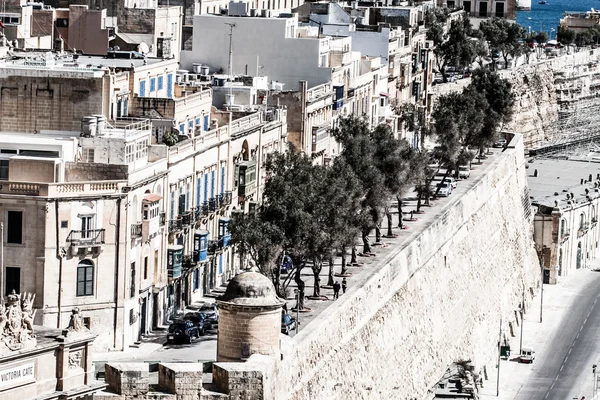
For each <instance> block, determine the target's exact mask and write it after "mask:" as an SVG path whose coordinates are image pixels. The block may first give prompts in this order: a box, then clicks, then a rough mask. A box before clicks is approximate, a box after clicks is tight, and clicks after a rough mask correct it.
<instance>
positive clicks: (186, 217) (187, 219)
mask: <svg viewBox="0 0 600 400" xmlns="http://www.w3.org/2000/svg"><path fill="white" fill-rule="evenodd" d="M179 219H181V224H182V226H184V227H185V226H190V224H191V223H192V222H193V219H192V213H191V212H185V213H183V214H181V215H180V216H179Z"/></svg>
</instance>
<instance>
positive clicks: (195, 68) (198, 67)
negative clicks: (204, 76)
mask: <svg viewBox="0 0 600 400" xmlns="http://www.w3.org/2000/svg"><path fill="white" fill-rule="evenodd" d="M192 71H194V73H195V74H200V73H202V72H201V71H202V64H199V63H193V64H192Z"/></svg>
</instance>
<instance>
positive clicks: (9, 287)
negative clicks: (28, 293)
mask: <svg viewBox="0 0 600 400" xmlns="http://www.w3.org/2000/svg"><path fill="white" fill-rule="evenodd" d="M5 289H6V291H5V292H4V293H5V294H7V295H8V294H11V293H12V291H13V290H14V291H15V293H21V268H19V267H6V286H5Z"/></svg>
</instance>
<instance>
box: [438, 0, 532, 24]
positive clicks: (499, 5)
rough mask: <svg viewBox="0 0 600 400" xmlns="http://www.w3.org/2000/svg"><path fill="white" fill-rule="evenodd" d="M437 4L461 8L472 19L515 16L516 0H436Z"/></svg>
mask: <svg viewBox="0 0 600 400" xmlns="http://www.w3.org/2000/svg"><path fill="white" fill-rule="evenodd" d="M437 5H438V7H448V8H450V9H456V8H462V9H463V10H465V11H466V12H467V13H468V14H469V16H470V17H471V18H473V19H481V18H493V17H499V18H507V19H516V17H517V0H485V1H484V0H437ZM524 7H526V6H524ZM529 7H531V3H529Z"/></svg>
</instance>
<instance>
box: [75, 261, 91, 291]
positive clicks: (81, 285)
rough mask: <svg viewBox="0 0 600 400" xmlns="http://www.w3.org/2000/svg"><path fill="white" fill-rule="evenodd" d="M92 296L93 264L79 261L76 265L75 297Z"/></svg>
mask: <svg viewBox="0 0 600 400" xmlns="http://www.w3.org/2000/svg"><path fill="white" fill-rule="evenodd" d="M93 295H94V263H93V262H92V261H90V260H81V261H79V264H77V296H93Z"/></svg>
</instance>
